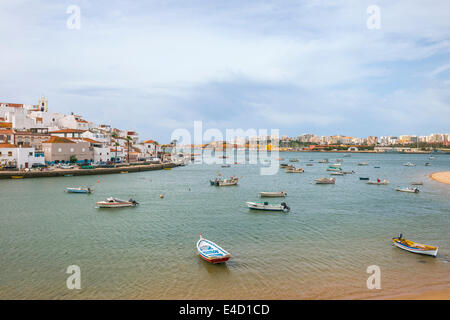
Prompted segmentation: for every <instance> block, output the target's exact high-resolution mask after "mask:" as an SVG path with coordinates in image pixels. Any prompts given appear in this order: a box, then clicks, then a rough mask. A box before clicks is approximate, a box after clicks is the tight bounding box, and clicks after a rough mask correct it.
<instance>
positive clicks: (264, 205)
mask: <svg viewBox="0 0 450 320" xmlns="http://www.w3.org/2000/svg"><path fill="white" fill-rule="evenodd" d="M246 203H247V206H248V208H249V209H252V210H263V211H283V212H289V211H290V210H291V208H289V207H288V206H287V205H286V203H285V202H282V203H280V204H274V203H269V202H250V201H247V202H246Z"/></svg>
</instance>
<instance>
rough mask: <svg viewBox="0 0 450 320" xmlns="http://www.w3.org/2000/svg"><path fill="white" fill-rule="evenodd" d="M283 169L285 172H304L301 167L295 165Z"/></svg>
mask: <svg viewBox="0 0 450 320" xmlns="http://www.w3.org/2000/svg"><path fill="white" fill-rule="evenodd" d="M285 171H286V172H287V173H303V172H304V170H303V168H296V167H287V168H286V169H285Z"/></svg>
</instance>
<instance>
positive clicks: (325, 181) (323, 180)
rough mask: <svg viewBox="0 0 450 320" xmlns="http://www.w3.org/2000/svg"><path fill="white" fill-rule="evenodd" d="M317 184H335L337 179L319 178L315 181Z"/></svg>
mask: <svg viewBox="0 0 450 320" xmlns="http://www.w3.org/2000/svg"><path fill="white" fill-rule="evenodd" d="M314 181H315V183H316V184H335V182H336V179H335V178H330V179H328V178H319V179H315V180H314Z"/></svg>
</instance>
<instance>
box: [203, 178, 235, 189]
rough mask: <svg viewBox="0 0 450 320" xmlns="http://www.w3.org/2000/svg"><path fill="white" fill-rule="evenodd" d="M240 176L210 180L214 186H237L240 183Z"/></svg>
mask: <svg viewBox="0 0 450 320" xmlns="http://www.w3.org/2000/svg"><path fill="white" fill-rule="evenodd" d="M238 181H239V178H236V177H230V179H220V178H216V179H214V180H210V181H209V182H210V183H211V185H212V186H216V187H226V186H236V185H237V184H238Z"/></svg>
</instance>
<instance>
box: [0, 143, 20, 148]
mask: <svg viewBox="0 0 450 320" xmlns="http://www.w3.org/2000/svg"><path fill="white" fill-rule="evenodd" d="M0 148H8V149H11V148H17V146H16V145H15V144H10V143H0Z"/></svg>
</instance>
